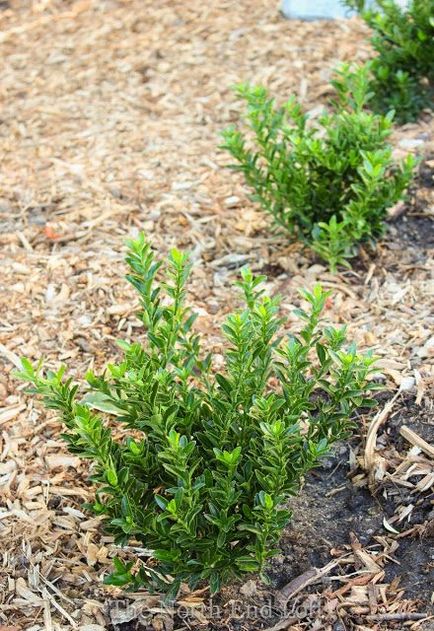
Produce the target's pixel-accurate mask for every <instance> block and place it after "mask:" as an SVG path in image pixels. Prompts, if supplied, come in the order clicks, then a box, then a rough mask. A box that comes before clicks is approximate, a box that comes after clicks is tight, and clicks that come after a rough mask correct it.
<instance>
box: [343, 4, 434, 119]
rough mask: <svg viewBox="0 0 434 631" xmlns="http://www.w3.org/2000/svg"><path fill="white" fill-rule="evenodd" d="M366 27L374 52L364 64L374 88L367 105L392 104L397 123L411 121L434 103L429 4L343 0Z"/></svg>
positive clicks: (433, 22)
mask: <svg viewBox="0 0 434 631" xmlns="http://www.w3.org/2000/svg"><path fill="white" fill-rule="evenodd" d="M346 4H347V5H348V6H350V7H352V8H355V9H357V10H358V11H359V12H360V14H361V16H362V17H363V19H364V20H365V21H366V23H367V24H368V25H369V26H370V27H371V28H372V30H373V35H372V38H371V43H372V46H373V48H374V50H375V51H376V53H377V56H376V57H375V58H374V59H372V60H371V61H370V62H369V64H368V68H369V70H370V72H371V88H372V91H373V93H374V96H373V99H372V101H371V107H372V108H374V109H375V110H376V111H379V112H388V111H389V110H391V109H393V110H395V112H396V119H397V120H398V122H400V123H405V122H408V121H412V120H415V119H416V118H417V117H418V116H419V114H420V112H421V110H422V109H423V108H424V107H431V108H432V105H433V102H434V4H433V2H432V0H410V2H409V4H408V7H407V8H402V7H400V6H399V5H398V4H397V3H396V2H395V1H394V0H374V1H373V2H372V1H370V2H369V3H367V2H366V1H365V0H347V1H346Z"/></svg>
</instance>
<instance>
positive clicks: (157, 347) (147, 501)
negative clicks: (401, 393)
mask: <svg viewBox="0 0 434 631" xmlns="http://www.w3.org/2000/svg"><path fill="white" fill-rule="evenodd" d="M129 245H130V250H129V254H128V257H127V262H128V263H129V266H130V268H131V273H130V275H129V276H127V278H128V280H129V281H130V283H131V284H132V285H133V286H134V287H135V288H136V289H137V291H138V292H139V294H140V299H141V305H142V309H141V312H140V318H141V320H142V321H143V323H144V325H145V328H146V333H147V344H146V345H145V346H142V344H140V343H138V342H135V343H127V342H120V343H119V345H120V348H121V349H122V350H123V352H124V358H123V360H122V361H121V363H119V364H117V365H115V364H109V365H108V368H107V370H106V372H105V374H104V376H96V375H95V374H93V373H92V372H90V373H88V374H87V375H86V381H87V387H86V389H87V392H85V393H84V394H81V395H80V394H79V390H78V386H77V385H74V384H73V382H72V380H71V379H69V378H65V376H64V372H65V368H64V367H62V368H60V369H59V370H57V371H56V372H52V371H49V370H48V371H44V370H42V368H41V364H39V365H38V366H33V365H32V364H31V363H30V362H29V361H28V360H26V359H23V360H22V372H20V373H19V376H20V378H22V379H24V380H26V381H29V382H31V383H32V384H33V388H32V390H31V392H33V393H37V394H39V395H42V397H43V400H44V404H45V406H46V407H47V408H50V409H54V410H57V411H58V412H59V413H60V415H61V418H62V421H63V423H64V425H65V427H66V432H65V434H63V438H64V439H65V440H66V442H67V444H68V448H69V449H70V451H72V452H73V453H75V454H78V455H79V456H81V457H82V458H88V459H89V460H91V461H92V462H93V467H92V477H91V480H92V482H93V483H94V484H95V485H96V500H95V502H94V503H93V504H92V505H90V508H91V509H92V510H93V511H94V512H95V513H96V514H98V515H103V516H104V519H105V526H106V529H107V531H108V532H109V533H110V534H112V535H113V536H114V538H115V541H116V542H117V543H118V544H120V545H124V544H127V542H132V541H136V542H140V544H141V545H143V546H145V547H146V548H147V549H149V550H151V551H152V553H151V552H150V553H149V558H147V560H146V561H145V560H143V559H142V560H140V562H138V563H135V564H134V566H133V563H129V564H125V563H123V562H122V561H120V560H119V559H117V560H116V561H115V572H114V573H113V574H112V575H111V576H110V577H109V578H108V580H107V582H108V583H110V584H114V585H129V586H130V587H132V588H137V587H139V586H141V585H146V586H147V587H148V588H151V589H156V590H163V591H166V592H168V595H169V596H172V597H173V596H174V595H175V594H176V593H177V591H178V589H179V586H180V583H181V581H188V582H189V584H190V585H191V586H195V585H196V584H197V583H198V582H200V581H203V580H207V581H209V582H210V585H211V589H212V591H213V592H214V591H216V590H218V589H219V587H220V584H221V583H222V582H223V581H227V580H229V579H230V578H232V577H236V576H238V575H240V574H242V573H244V572H256V571H259V572H260V571H262V569H263V567H264V563H265V562H266V560H267V559H268V558H269V557H271V556H272V555H273V554H275V552H276V550H275V546H276V543H277V542H278V540H279V536H280V534H281V532H282V529H283V528H284V526H285V524H286V523H287V522H288V519H289V518H290V513H289V511H288V510H287V509H286V508H285V503H286V501H287V499H288V497H289V496H291V495H294V494H295V493H297V491H298V489H299V486H300V481H301V477H302V476H303V475H304V474H305V473H306V472H307V471H309V469H311V468H312V467H315V466H316V465H317V464H318V462H319V460H320V458H321V456H322V455H323V454H324V453H325V452H326V451H327V450H328V448H329V446H330V445H331V443H333V442H334V441H336V440H337V439H341V438H343V437H345V436H346V435H347V434H348V432H349V430H350V429H351V428H352V426H353V420H352V419H353V418H354V412H355V410H357V408H360V407H361V406H369V405H371V404H372V399H369V398H366V395H367V393H369V391H370V390H372V389H373V387H374V386H373V384H372V382H370V383H368V382H367V378H368V376H369V374H370V372H371V371H372V364H373V361H374V360H373V358H372V356H371V355H369V354H367V355H363V356H362V355H358V354H357V353H356V350H355V348H354V346H352V345H351V346H349V347H348V348H346V349H344V346H345V340H346V334H345V330H344V329H335V328H331V327H326V328H321V327H319V322H320V317H321V312H322V310H323V308H324V304H325V301H326V298H327V295H328V294H327V293H325V292H323V291H322V290H321V288H320V287H316V288H315V290H314V291H313V292H312V293H309V292H308V291H304V292H302V296H303V298H304V300H305V301H307V303H309V304H310V308H309V311H308V312H306V311H303V310H301V309H300V310H299V311H298V316H299V317H300V319H301V320H302V322H303V325H302V328H301V331H300V332H299V333H298V335H289V336H288V335H285V336H283V335H282V332H281V328H282V324H283V320H282V319H281V318H280V317H279V315H278V308H279V298H278V297H274V298H269V297H267V296H266V295H265V294H264V292H263V290H262V289H261V288H260V285H261V283H262V281H263V280H264V277H263V276H259V277H254V276H253V275H252V273H251V272H250V271H249V270H248V269H244V270H243V271H242V277H241V281H240V282H239V283H238V285H239V287H240V288H241V290H242V292H243V294H244V302H245V307H244V308H243V309H242V310H240V311H236V312H235V313H233V314H232V315H229V316H228V318H227V319H226V322H225V324H224V325H223V326H222V330H223V334H224V336H225V338H226V350H225V351H224V368H222V370H221V371H220V372H215V371H213V370H212V361H211V360H212V358H211V357H210V356H207V357H205V358H201V357H202V352H201V346H200V339H199V336H198V335H197V334H195V333H194V332H193V331H192V326H193V323H194V320H195V316H194V314H193V313H192V312H191V310H190V309H189V308H188V307H187V306H186V304H185V285H186V281H187V279H188V275H189V268H190V265H189V262H188V257H187V256H186V255H184V254H181V253H180V252H179V251H177V250H173V251H172V252H171V253H170V256H169V258H168V261H167V263H166V266H165V268H164V270H162V269H160V266H161V263H159V262H156V261H155V259H154V256H153V253H152V251H151V249H150V247H149V245H148V244H147V243H146V241H145V239H144V237H143V235H141V236H139V238H138V239H137V240H135V241H131V242H130V244H129ZM101 412H102V413H101Z"/></svg>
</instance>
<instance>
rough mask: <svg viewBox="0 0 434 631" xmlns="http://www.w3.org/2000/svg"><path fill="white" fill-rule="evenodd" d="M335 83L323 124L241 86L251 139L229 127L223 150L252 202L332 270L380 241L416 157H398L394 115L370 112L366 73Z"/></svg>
mask: <svg viewBox="0 0 434 631" xmlns="http://www.w3.org/2000/svg"><path fill="white" fill-rule="evenodd" d="M333 84H334V86H335V88H336V90H337V102H336V103H335V108H334V110H333V111H331V112H327V113H325V114H324V115H323V116H322V117H321V118H320V119H319V123H312V122H311V121H309V119H308V116H307V115H306V114H305V113H304V112H303V110H302V108H301V106H300V104H299V103H297V101H296V99H295V98H294V97H291V98H290V99H289V100H288V101H287V102H286V103H284V104H283V105H282V106H281V107H278V106H277V105H276V104H275V101H274V99H273V98H271V97H270V96H269V95H268V92H267V90H266V89H265V88H263V87H251V86H249V85H240V86H239V87H238V88H237V90H236V92H237V94H238V96H239V97H240V98H241V99H243V100H244V101H245V102H246V104H247V116H246V119H247V127H248V133H244V132H243V131H240V130H239V129H237V128H236V127H234V126H231V127H230V128H228V129H226V130H225V131H224V132H223V139H224V143H223V144H222V148H224V149H226V150H227V151H229V152H230V154H231V155H232V157H233V158H234V159H235V163H234V164H233V165H231V168H232V169H235V170H236V171H240V172H242V173H243V175H244V178H245V180H246V183H247V184H248V185H249V186H250V187H251V188H252V189H253V191H254V194H253V196H252V198H253V200H254V201H256V202H258V203H259V204H260V205H261V207H262V208H263V209H264V210H265V211H267V212H268V213H270V215H272V217H273V219H274V222H275V224H276V225H277V226H278V227H280V228H283V229H284V230H285V231H286V232H287V233H289V235H290V236H291V237H292V238H294V239H300V240H302V241H303V242H304V243H306V244H307V245H309V246H310V247H311V248H312V249H313V250H314V251H315V252H316V253H317V254H319V255H320V256H321V257H322V258H323V259H324V260H326V261H327V262H328V263H329V265H330V267H331V269H332V270H334V269H335V268H336V266H337V265H338V264H346V263H347V260H348V259H349V258H351V257H353V256H354V255H355V253H356V246H357V244H358V243H359V242H361V241H365V240H368V239H373V238H375V237H377V236H379V235H381V233H382V232H383V227H384V220H385V217H386V215H387V209H388V208H390V207H391V206H392V205H393V204H395V203H396V202H397V201H398V200H399V199H401V197H402V195H403V193H404V191H405V189H406V187H407V186H408V184H409V181H410V179H411V176H412V171H413V167H414V164H415V160H414V158H413V157H411V156H409V157H408V158H407V159H405V160H404V161H402V162H401V163H397V162H395V161H394V160H393V158H392V148H391V146H390V145H389V144H388V142H387V139H388V137H389V135H390V133H391V127H392V116H391V115H388V116H382V115H376V114H373V113H371V112H367V111H365V106H366V104H367V103H368V101H369V99H370V98H371V96H372V94H371V93H370V92H369V79H368V72H367V70H366V68H363V67H362V68H356V69H351V68H350V67H349V66H343V67H342V69H341V70H340V71H339V72H338V74H337V77H336V80H335V81H334V82H333Z"/></svg>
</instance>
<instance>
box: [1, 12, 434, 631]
mask: <svg viewBox="0 0 434 631" xmlns="http://www.w3.org/2000/svg"><path fill="white" fill-rule="evenodd" d="M0 28H1V32H0V48H1V54H0V64H1V77H2V81H1V86H0V99H1V104H2V108H1V112H0V155H1V158H2V168H1V170H0V266H1V267H0V269H1V275H0V285H1V286H0V289H1V293H0V313H1V319H0V366H1V370H0V404H1V405H2V406H3V407H2V408H1V409H0V432H1V434H0V552H1V553H2V563H1V564H0V629H2V631H3V630H4V627H17V628H18V629H32V631H38V630H40V629H48V630H51V629H53V630H56V631H57V630H60V629H62V630H68V631H69V630H70V629H77V628H78V629H81V630H82V631H101V630H102V629H119V630H123V631H128V630H132V629H137V630H144V629H159V630H163V629H165V630H167V631H169V630H172V629H173V630H176V631H180V630H181V629H191V628H194V629H196V628H197V629H210V630H211V629H214V630H218V631H223V630H231V631H235V630H239V631H241V630H246V631H247V630H250V629H251V630H253V629H259V628H262V629H263V628H269V629H270V628H274V629H275V631H277V630H278V629H293V630H294V631H296V630H302V629H303V630H312V631H314V630H315V629H317V630H323V629H324V630H327V631H344V630H347V629H354V630H358V631H363V630H367V629H406V628H412V629H425V630H426V629H430V628H433V618H432V605H431V603H432V593H431V592H432V574H433V565H432V563H433V550H432V537H433V523H434V522H433V519H434V515H433V494H432V488H433V480H434V457H433V453H432V452H431V451H430V450H429V447H430V446H431V449H432V443H433V434H434V430H433V425H434V421H433V402H432V392H433V383H434V367H433V352H434V351H433V349H434V340H433V338H432V325H433V321H434V317H433V300H432V296H433V283H432V270H433V267H434V266H433V258H434V257H433V245H434V244H433V234H434V231H433V219H434V193H433V190H434V189H433V183H434V181H433V173H434V159H433V156H434V134H433V132H434V125H433V119H432V117H431V116H430V115H429V113H426V114H423V116H422V118H421V120H420V122H419V123H418V124H413V125H407V126H405V127H402V128H400V129H399V130H397V131H396V133H395V136H394V145H395V147H396V153H397V155H404V154H405V153H406V152H407V151H409V150H411V151H414V152H417V153H419V154H420V155H421V156H424V161H423V164H422V166H421V168H420V175H419V177H418V180H417V182H416V183H415V186H414V187H413V189H412V191H411V195H410V199H409V201H408V203H407V204H406V205H405V207H404V208H402V209H397V213H396V216H394V217H393V218H391V221H390V224H389V228H388V232H387V234H386V235H385V237H384V239H383V240H382V241H381V243H379V244H378V247H377V249H376V251H375V252H371V251H368V250H365V251H362V252H361V254H360V257H359V258H358V260H357V261H355V264H354V268H353V270H352V271H348V272H344V273H341V274H338V275H335V276H334V275H331V274H329V273H328V272H327V270H326V269H325V267H324V266H323V265H322V264H320V263H319V262H318V260H316V259H315V258H314V257H313V256H312V255H311V254H309V253H306V252H303V251H301V249H300V247H299V246H298V245H289V246H288V243H287V242H285V241H283V240H281V239H278V238H275V237H273V236H272V235H271V233H270V232H269V231H268V229H267V226H268V220H267V219H266V218H265V217H264V216H263V214H261V213H260V212H259V211H258V209H257V207H256V206H255V205H254V204H253V203H251V202H250V201H249V200H248V198H247V194H246V190H245V188H244V186H243V184H242V181H241V179H240V178H238V177H237V176H235V175H233V174H231V173H229V172H228V171H226V170H225V169H224V165H225V164H226V163H227V156H225V155H223V154H222V153H221V152H220V151H219V150H218V144H219V132H220V130H221V129H222V128H223V127H225V126H226V125H227V124H228V123H231V122H236V121H237V120H238V117H239V114H240V106H239V104H238V103H237V102H236V101H235V99H234V97H233V95H232V93H231V89H230V86H231V85H233V84H234V83H237V82H240V81H245V80H249V81H252V82H257V83H263V84H266V85H267V86H269V87H270V89H271V90H272V91H273V92H274V93H275V94H276V95H278V96H279V97H281V98H284V97H286V96H287V95H288V94H289V93H291V92H295V93H296V94H297V95H298V96H299V97H300V99H301V100H302V101H303V103H304V105H305V107H306V108H307V109H308V110H315V111H317V108H318V107H319V106H321V105H322V104H323V103H324V102H325V100H326V98H327V96H328V95H329V92H330V87H329V79H330V76H331V73H332V69H333V68H334V67H335V66H336V64H337V63H338V62H339V61H344V60H358V59H359V60H363V59H365V58H366V56H367V55H368V54H369V45H368V44H367V40H366V36H367V30H366V28H365V27H364V26H363V24H361V23H360V22H359V21H358V20H350V21H343V22H339V21H337V22H309V23H306V22H297V21H287V20H284V19H283V18H282V17H281V16H280V14H279V12H278V11H277V9H276V3H274V2H267V1H266V0H254V1H251V2H247V0H238V1H237V2H234V1H228V0H226V1H224V0H222V1H221V2H213V3H208V5H207V4H206V3H204V2H202V1H201V0H188V1H187V2H180V1H177V0H175V1H174V0H171V1H169V0H162V1H161V2H151V1H150V0H80V1H78V2H72V1H67V0H40V1H36V0H35V1H33V2H31V1H30V0H10V2H1V3H0ZM139 229H144V230H145V231H146V232H147V234H148V235H149V238H150V239H151V241H152V243H153V245H154V246H155V248H156V249H158V250H159V251H161V252H162V253H165V252H167V250H168V248H170V247H172V246H173V245H175V244H176V245H177V246H181V247H186V248H188V249H190V250H192V252H193V256H194V260H195V262H196V265H195V268H194V271H193V278H192V284H191V295H190V298H191V300H192V302H194V304H195V307H196V308H197V309H199V311H200V318H199V320H198V328H199V330H200V331H201V332H202V333H203V334H204V335H206V336H207V340H208V342H209V346H210V347H212V348H214V349H216V350H218V349H219V345H220V336H219V330H218V326H219V323H220V322H221V321H222V319H223V318H224V316H225V314H226V313H227V312H228V311H229V310H230V309H231V308H232V307H233V306H234V305H235V304H236V292H234V291H233V290H232V289H231V284H232V283H233V281H234V279H235V278H236V276H237V270H238V268H239V267H240V266H241V265H243V264H244V263H249V264H250V265H251V266H252V267H253V268H254V270H256V271H264V272H266V273H267V274H268V276H269V281H268V284H269V287H268V288H269V289H270V291H278V292H280V293H281V294H283V295H284V303H283V308H284V310H285V313H287V314H288V317H289V323H290V324H291V325H293V324H294V319H293V318H292V315H291V310H292V308H293V307H294V306H295V305H297V304H298V302H299V299H298V296H297V289H298V288H299V287H301V286H305V287H311V286H312V285H313V284H314V283H315V282H318V281H320V282H321V283H322V284H323V285H324V286H325V287H327V288H330V289H332V290H333V300H332V301H331V302H330V304H329V308H328V311H327V318H328V319H329V320H330V321H331V322H333V323H335V324H342V323H346V324H347V325H348V329H349V333H350V335H351V336H352V337H353V338H354V339H355V340H356V341H357V343H358V345H359V346H360V347H361V348H362V349H364V348H367V347H370V348H373V349H374V350H375V352H376V353H377V354H378V355H379V356H380V361H379V369H380V371H381V375H380V376H379V379H381V380H382V382H383V383H384V387H385V391H386V394H384V395H382V397H381V399H380V402H379V407H378V416H377V418H376V419H374V420H373V416H372V415H371V416H368V415H362V416H361V417H360V431H359V432H358V435H357V436H356V437H355V438H354V440H353V441H352V442H351V443H350V445H349V446H338V447H337V449H336V451H335V452H334V453H333V454H332V455H331V456H330V457H329V458H328V459H327V460H326V461H325V462H324V464H323V466H322V468H321V469H318V470H317V471H315V472H313V473H312V474H311V475H310V476H309V477H308V479H307V480H306V483H305V488H304V490H303V493H302V495H301V496H300V497H299V498H296V499H294V500H293V501H292V502H291V507H292V509H293V511H294V520H293V522H292V524H291V526H290V528H289V529H288V531H287V532H286V533H285V536H284V538H283V540H282V544H281V549H282V554H281V555H280V556H279V557H277V558H276V559H275V560H274V561H273V562H272V564H271V567H270V572H269V574H270V581H271V582H270V585H268V586H264V585H262V584H260V583H259V582H258V581H257V580H255V577H253V578H252V579H250V580H247V581H246V582H245V583H244V584H242V585H235V586H231V587H228V588H225V590H223V592H222V593H221V594H220V595H219V596H218V598H217V599H214V601H213V602H212V603H210V602H209V599H208V594H207V592H206V590H205V591H202V592H195V593H194V594H189V593H183V594H181V597H180V600H179V601H178V603H177V605H176V607H175V609H174V610H173V611H167V609H166V608H164V607H163V606H162V604H161V602H160V601H159V599H158V597H151V596H149V595H147V594H135V595H129V596H126V595H125V594H122V593H121V592H120V591H119V590H117V589H113V588H110V589H109V588H104V587H103V586H102V584H101V580H102V577H103V576H104V574H106V573H107V571H108V569H109V567H110V563H111V561H110V559H111V557H112V556H113V555H114V554H115V552H116V551H115V549H114V546H113V545H112V543H111V540H110V538H109V537H106V536H105V535H104V534H103V533H102V532H101V530H100V529H99V524H98V520H96V519H93V518H90V517H89V515H85V514H84V513H83V512H82V504H83V502H84V501H85V500H86V499H87V498H88V497H91V492H92V489H91V487H90V486H89V483H88V482H87V473H88V471H87V467H86V466H85V465H84V464H82V463H81V462H80V461H79V460H78V459H77V458H75V457H73V456H71V455H70V454H68V453H67V452H66V450H65V448H64V446H63V444H62V442H61V441H60V439H59V430H60V427H59V424H58V423H57V422H56V420H55V419H54V418H53V417H52V415H50V414H47V413H46V412H45V411H43V410H42V409H41V407H40V406H39V404H36V403H35V402H34V401H33V400H32V399H30V398H28V397H26V396H25V395H24V394H23V393H22V390H23V386H22V385H21V384H18V383H17V381H16V380H15V379H14V378H13V377H12V375H11V372H12V370H13V369H14V365H15V364H17V362H18V358H19V357H20V356H22V355H26V356H28V357H30V358H31V359H36V358H39V357H40V356H41V355H43V356H44V357H45V358H46V359H47V363H48V365H53V366H54V365H56V364H58V363H59V362H66V363H68V365H69V366H70V367H71V372H72V373H73V374H76V373H77V374H83V373H84V372H85V370H86V369H87V368H88V367H89V366H94V367H96V368H100V367H102V366H103V365H104V364H105V363H106V362H107V361H110V360H111V359H112V358H113V357H114V356H116V354H117V347H116V344H115V341H116V339H118V338H120V337H122V338H131V337H135V336H138V335H141V331H140V327H139V323H138V321H137V320H135V318H134V311H135V309H136V307H137V301H136V299H135V296H133V295H132V293H131V291H130V289H129V288H128V286H127V284H126V282H125V281H124V280H123V274H124V273H125V267H124V265H123V262H122V261H123V256H124V242H125V239H126V238H127V237H128V236H130V235H132V234H135V233H136V232H137V230H139ZM398 391H399V394H397V393H398ZM395 394H397V398H396V399H395V400H393V403H392V397H394V395H395ZM403 426H404V427H403ZM408 429H410V430H412V431H413V432H415V436H416V438H414V435H413V434H411V433H410V434H409V433H408ZM406 430H407V431H406ZM420 439H424V440H425V441H426V442H425V443H422V442H421V440H420ZM412 441H413V442H414V444H413V443H412ZM427 445H428V447H427ZM132 552H133V551H132ZM129 553H131V551H129V552H128V551H127V552H126V554H129ZM315 568H316V569H315ZM294 581H295V582H294ZM211 605H212V606H213V607H212V608H211ZM285 616H286V618H285ZM427 616H431V617H428V618H427ZM2 625H3V626H2Z"/></svg>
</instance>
